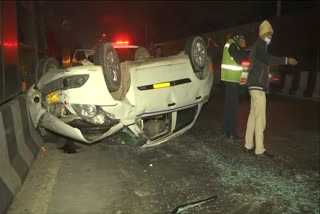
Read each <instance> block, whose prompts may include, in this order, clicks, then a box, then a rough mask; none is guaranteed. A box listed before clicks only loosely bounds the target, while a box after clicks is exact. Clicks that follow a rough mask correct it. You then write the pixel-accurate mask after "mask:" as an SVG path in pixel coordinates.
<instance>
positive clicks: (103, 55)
mask: <svg viewBox="0 0 320 214" xmlns="http://www.w3.org/2000/svg"><path fill="white" fill-rule="evenodd" d="M94 64H95V65H101V66H102V70H103V76H104V80H105V82H106V85H107V87H108V90H109V91H110V92H114V91H117V90H118V89H119V88H120V84H121V71H120V62H119V56H118V54H117V52H116V50H115V49H114V47H112V45H111V43H104V44H102V45H101V46H99V47H98V48H97V50H96V53H95V56H94Z"/></svg>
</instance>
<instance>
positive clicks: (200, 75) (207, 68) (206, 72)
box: [194, 56, 211, 80]
mask: <svg viewBox="0 0 320 214" xmlns="http://www.w3.org/2000/svg"><path fill="white" fill-rule="evenodd" d="M210 72H211V59H210V57H209V56H207V65H206V66H205V67H204V68H203V69H202V71H200V72H195V73H194V74H195V75H196V77H197V78H198V79H200V80H204V79H206V78H207V77H208V75H209V74H210Z"/></svg>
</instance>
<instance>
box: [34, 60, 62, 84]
mask: <svg viewBox="0 0 320 214" xmlns="http://www.w3.org/2000/svg"><path fill="white" fill-rule="evenodd" d="M60 68H61V66H60V65H59V62H58V61H57V60H56V59H55V58H53V57H47V58H42V59H40V60H39V62H38V63H37V80H39V79H40V78H41V77H42V76H43V75H44V74H45V73H47V72H48V71H49V70H51V69H55V70H58V69H60Z"/></svg>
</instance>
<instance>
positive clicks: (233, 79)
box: [221, 32, 246, 140]
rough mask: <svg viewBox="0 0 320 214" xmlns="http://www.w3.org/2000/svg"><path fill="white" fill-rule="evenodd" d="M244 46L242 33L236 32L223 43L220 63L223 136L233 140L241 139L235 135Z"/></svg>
mask: <svg viewBox="0 0 320 214" xmlns="http://www.w3.org/2000/svg"><path fill="white" fill-rule="evenodd" d="M245 47H246V41H245V38H244V35H243V34H242V33H241V32H238V33H236V34H235V35H233V36H232V37H231V38H230V39H229V40H228V41H227V43H226V44H225V46H224V49H223V57H222V63H221V80H222V81H224V87H225V103H224V136H225V137H227V138H230V139H235V140H239V139H241V137H239V136H238V135H237V116H238V103H239V90H240V88H239V87H240V82H241V73H242V70H243V69H242V59H243V58H244V56H245V50H244V48H245Z"/></svg>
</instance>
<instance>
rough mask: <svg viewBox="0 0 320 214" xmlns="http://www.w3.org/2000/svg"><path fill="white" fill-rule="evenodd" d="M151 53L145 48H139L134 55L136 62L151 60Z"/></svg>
mask: <svg viewBox="0 0 320 214" xmlns="http://www.w3.org/2000/svg"><path fill="white" fill-rule="evenodd" d="M150 56H151V55H150V52H149V51H148V49H146V48H145V47H139V48H138V49H137V50H136V52H135V54H134V60H145V59H148V58H150Z"/></svg>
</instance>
